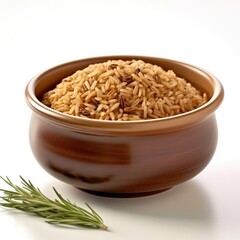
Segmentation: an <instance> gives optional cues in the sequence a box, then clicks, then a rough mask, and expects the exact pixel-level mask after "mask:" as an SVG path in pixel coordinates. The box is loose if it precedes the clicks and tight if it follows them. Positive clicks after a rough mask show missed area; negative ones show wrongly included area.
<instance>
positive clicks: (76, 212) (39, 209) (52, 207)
mask: <svg viewBox="0 0 240 240" xmlns="http://www.w3.org/2000/svg"><path fill="white" fill-rule="evenodd" d="M0 178H1V179H2V180H3V181H4V182H5V183H6V184H7V185H9V186H10V187H11V188H12V190H5V189H0V192H2V193H3V196H0V200H1V201H0V206H2V207H6V208H15V209H18V210H20V211H24V212H27V213H31V214H35V215H38V216H40V217H43V218H45V219H46V222H47V223H50V224H58V225H62V224H63V225H72V226H83V227H91V228H100V229H104V230H106V229H107V226H106V225H104V223H103V220H102V218H101V217H100V216H99V215H98V214H97V213H96V212H95V211H94V210H93V209H92V207H90V205H89V204H87V203H85V204H86V206H87V207H88V209H89V210H86V209H84V208H81V207H79V206H77V205H76V204H75V203H73V202H71V201H70V200H69V199H65V198H63V196H62V195H61V194H60V193H59V192H58V191H57V190H56V189H55V188H54V187H53V191H54V193H55V194H56V197H57V198H56V199H54V200H51V199H49V198H48V197H47V196H45V195H44V194H43V193H42V192H41V190H40V189H39V188H36V187H35V186H34V185H33V184H32V183H31V181H29V180H28V181H26V180H25V179H24V178H23V177H21V176H20V178H21V183H22V187H20V186H18V185H15V184H13V183H12V181H11V180H10V179H9V178H8V177H5V178H3V177H1V176H0Z"/></svg>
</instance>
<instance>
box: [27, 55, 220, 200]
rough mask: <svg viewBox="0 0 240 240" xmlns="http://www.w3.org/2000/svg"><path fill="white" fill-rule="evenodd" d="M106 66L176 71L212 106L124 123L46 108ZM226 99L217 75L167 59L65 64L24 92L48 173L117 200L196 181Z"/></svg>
mask: <svg viewBox="0 0 240 240" xmlns="http://www.w3.org/2000/svg"><path fill="white" fill-rule="evenodd" d="M109 59H111V60H114V59H116V60H118V59H122V60H132V59H141V60H143V61H145V62H149V63H152V64H156V65H159V66H161V67H162V68H163V69H164V70H173V71H174V72H175V73H176V75H177V76H179V77H182V78H184V79H186V80H187V81H189V82H190V83H192V84H193V86H195V87H196V88H197V89H199V90H201V91H202V92H206V93H207V95H208V96H209V101H208V102H207V103H205V104H204V105H202V106H201V107H199V108H198V109H195V110H193V111H190V112H187V113H184V114H179V115H175V116H172V117H167V118H159V119H151V120H138V121H125V122H124V121H121V122H120V121H104V120H93V119H84V118H79V117H73V116H70V115H66V114H63V113H60V112H57V111H55V110H53V109H51V108H49V107H47V106H45V105H44V104H42V103H41V98H42V96H43V94H44V93H45V92H47V91H48V90H50V89H53V88H54V87H55V85H56V84H57V83H59V82H60V81H61V80H62V79H63V78H65V77H67V76H69V75H71V74H73V73H74V72H75V71H77V70H79V69H83V68H85V67H87V66H88V65H89V64H92V63H100V62H104V61H107V60H109ZM223 96H224V91H223V87H222V85H221V83H220V82H219V81H218V79H217V78H216V77H214V76H213V75H212V74H210V73H208V72H206V71H205V70H202V69H200V68H197V67H195V66H192V65H190V64H186V63H182V62H178V61H174V60H170V59H164V58H155V57H146V56H104V57H95V58H88V59H81V60H77V61H72V62H68V63H64V64H62V65H59V66H56V67H53V68H51V69H49V70H46V71H44V72H42V73H41V74H39V75H37V76H36V77H34V78H33V79H32V80H31V81H30V82H29V83H28V85H27V87H26V90H25V97H26V101H27V103H28V105H29V107H30V108H31V109H32V118H31V123H30V130H29V136H30V145H31V148H32V151H33V154H34V156H35V157H36V159H37V161H38V162H39V163H40V165H41V166H42V167H43V168H44V169H45V170H46V171H47V172H48V173H50V174H51V175H52V176H54V177H56V178H58V179H59V180H61V181H63V182H66V183H68V184H71V185H73V186H75V187H77V188H80V189H83V190H85V191H87V192H91V193H95V194H101V195H105V196H118V197H119V196H126V197H131V196H140V195H147V194H153V193H157V192H161V191H164V190H166V189H169V188H171V187H173V186H175V185H177V184H180V183H182V182H185V181H187V180H189V179H191V178H193V177H194V176H196V175H197V174H198V173H200V172H201V171H202V170H203V169H204V168H205V167H206V166H207V164H208V163H209V161H210V160H211V158H212V156H213V154H214V152H215V149H216V145H217V139H218V130H217V124H216V118H215V110H216V109H217V108H218V107H219V105H220V104H221V102H222V100H223Z"/></svg>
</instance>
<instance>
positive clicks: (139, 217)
mask: <svg viewBox="0 0 240 240" xmlns="http://www.w3.org/2000/svg"><path fill="white" fill-rule="evenodd" d="M239 13H240V1H239V0H227V1H225V0H222V1H218V0H199V1H187V0H185V1H181V0H180V1H177V0H165V1H164V0H160V1H157V0H156V1H154V0H147V1H144V0H138V1H130V0H122V1H107V0H99V1H98V0H95V1H94V0H84V1H80V0H79V1H77V0H76V1H73V0H67V1H62V0H56V1H51V0H41V1H31V0H15V1H14V0H0V34H1V35H0V68H1V80H0V81H1V94H0V98H1V125H0V127H1V160H0V161H1V162H0V163H1V167H0V175H2V176H9V177H10V178H11V179H12V180H13V181H15V182H17V183H19V178H18V176H19V175H22V176H23V177H25V178H27V179H31V180H32V182H33V183H34V184H35V185H36V186H38V187H40V188H41V189H42V190H43V192H44V193H46V194H47V195H49V196H50V197H51V196H53V195H52V191H51V186H55V187H56V188H57V189H58V190H59V191H60V192H61V193H62V195H64V196H66V197H68V198H70V199H71V200H73V201H75V202H77V203H78V204H80V205H82V204H83V203H84V201H87V202H88V203H89V204H91V205H92V206H93V207H94V209H95V210H97V211H98V212H99V213H100V215H101V216H102V217H103V218H104V220H105V223H106V224H107V225H108V226H109V229H110V231H109V232H104V231H99V230H89V229H78V230H76V229H69V228H61V227H54V226H50V225H47V224H46V223H44V221H43V220H42V219H40V218H36V217H32V216H28V215H25V214H22V213H19V212H13V211H9V210H6V209H2V208H1V209H0V227H1V230H0V239H2V238H3V236H5V238H6V236H7V237H9V239H18V240H22V239H24V240H30V239H31V240H38V239H39V240H42V239H52V240H54V239H58V240H63V239H64V240H65V239H85V240H88V239H99V240H100V239H104V240H108V239H111V240H119V239H127V240H128V239H129V240H130V239H140V240H141V239H185V240H188V239H191V240H197V239H205V240H215V239H216V240H225V239H231V240H237V239H240V205H239V202H240V188H239V185H240V174H239V173H240V163H239V161H240V152H239V133H240V127H239V122H240V116H239V107H238V105H239V95H238V94H239V87H240V84H239V82H240V80H239V63H240V44H239V43H240V36H239V32H240V14H239ZM113 54H136V55H149V56H157V57H165V58H172V59H176V60H180V61H184V62H188V63H191V64H193V65H196V66H199V67H201V68H204V69H207V70H208V71H210V72H211V73H213V74H214V75H216V76H217V77H218V78H219V79H220V81H221V82H222V84H223V85H224V88H225V99H224V102H223V104H222V105H221V107H220V108H219V109H218V111H217V120H218V126H219V144H218V148H217V151H216V154H215V155H214V157H213V159H212V161H211V163H210V164H209V165H208V167H207V168H206V169H205V170H204V171H203V172H202V173H200V174H199V175H198V176H197V177H195V178H194V179H192V180H191V181H188V182H187V183H184V184H182V185H179V186H178V187H176V188H174V189H172V190H170V191H168V192H165V193H164V194H159V195H155V196H151V197H144V198H138V199H111V198H101V197H96V196H92V195H89V194H86V193H83V192H81V191H78V190H75V189H74V188H72V187H71V186H68V185H66V184H64V183H61V182H59V181H58V180H56V179H54V178H52V177H51V176H50V175H48V174H47V173H46V172H45V171H43V170H42V168H41V167H40V166H39V165H38V163H37V162H36V161H35V159H34V157H33V155H32V153H31V150H30V147H29V143H28V125H29V120H30V115H31V111H30V109H29V108H28V107H27V105H26V103H25V100H24V88H25V86H26V84H27V82H28V81H29V80H30V79H31V78H32V77H33V76H34V75H36V74H37V73H39V72H41V71H43V70H45V69H47V68H49V67H52V66H54V65H57V64H60V63H63V62H66V61H70V60H75V59H80V58H85V57H92V56H100V55H113ZM0 188H6V185H5V184H3V182H0Z"/></svg>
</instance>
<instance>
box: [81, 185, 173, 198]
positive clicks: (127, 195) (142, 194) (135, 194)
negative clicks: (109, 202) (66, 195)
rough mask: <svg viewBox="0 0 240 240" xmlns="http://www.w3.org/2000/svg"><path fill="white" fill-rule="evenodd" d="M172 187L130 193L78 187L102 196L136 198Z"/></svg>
mask: <svg viewBox="0 0 240 240" xmlns="http://www.w3.org/2000/svg"><path fill="white" fill-rule="evenodd" d="M171 188H172V187H170V188H165V189H161V190H155V191H150V192H128V193H116V192H99V191H94V190H87V189H82V188H78V189H80V190H81V191H84V192H86V193H90V194H93V195H97V196H101V197H110V198H135V197H146V196H150V195H154V194H158V193H162V192H165V191H167V190H170V189H171Z"/></svg>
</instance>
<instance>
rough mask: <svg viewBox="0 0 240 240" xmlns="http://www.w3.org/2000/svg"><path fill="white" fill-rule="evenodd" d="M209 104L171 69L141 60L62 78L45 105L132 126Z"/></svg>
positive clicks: (104, 65)
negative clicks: (132, 124) (137, 121)
mask: <svg viewBox="0 0 240 240" xmlns="http://www.w3.org/2000/svg"><path fill="white" fill-rule="evenodd" d="M207 100H208V98H207V94H206V93H201V92H200V91H199V90H197V89H196V88H195V87H193V86H192V85H191V83H189V82H187V81H186V80H185V79H183V78H180V77H177V76H176V74H175V73H174V72H173V71H172V70H168V71H164V70H163V69H162V68H161V67H159V66H157V65H153V64H150V63H145V62H143V61H142V60H131V61H123V60H109V61H107V62H104V63H97V64H91V65H89V66H88V67H87V68H85V69H82V70H78V71H77V72H75V73H74V74H73V75H71V76H68V77H66V78H64V79H63V80H62V82H60V83H59V84H58V85H57V86H56V88H54V89H53V90H50V91H49V92H47V93H45V94H44V96H43V99H42V102H43V103H44V104H45V105H47V106H49V107H50V108H53V109H55V110H57V111H60V112H63V113H66V114H70V115H73V116H78V117H84V118H92V119H101V120H112V121H115V120H118V121H128V120H141V119H153V118H163V117H169V116H173V115H177V114H181V113H184V112H188V111H191V110H193V109H196V108H198V107H200V106H201V105H203V104H204V103H206V102H207Z"/></svg>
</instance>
